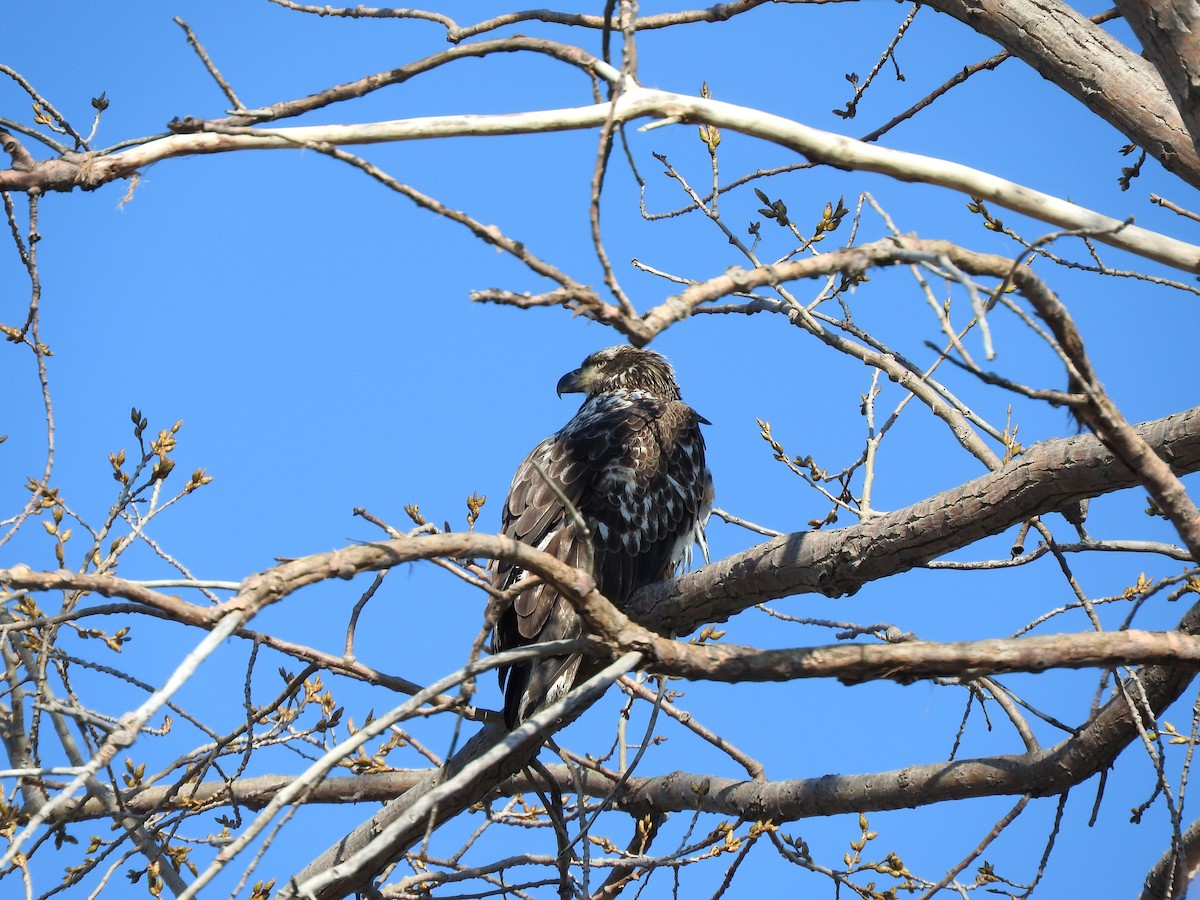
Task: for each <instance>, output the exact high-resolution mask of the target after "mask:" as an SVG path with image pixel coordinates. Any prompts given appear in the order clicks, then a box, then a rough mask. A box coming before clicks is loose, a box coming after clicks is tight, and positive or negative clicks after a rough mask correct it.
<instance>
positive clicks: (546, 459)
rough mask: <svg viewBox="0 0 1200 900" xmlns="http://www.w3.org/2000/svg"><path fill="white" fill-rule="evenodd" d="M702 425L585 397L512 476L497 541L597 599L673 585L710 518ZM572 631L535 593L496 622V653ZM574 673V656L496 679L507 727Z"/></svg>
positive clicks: (506, 572) (633, 403) (566, 613)
mask: <svg viewBox="0 0 1200 900" xmlns="http://www.w3.org/2000/svg"><path fill="white" fill-rule="evenodd" d="M703 421H705V420H704V419H702V418H701V417H700V416H699V415H698V414H697V413H696V412H695V411H693V410H692V409H691V408H690V407H688V406H687V405H686V404H684V403H682V402H679V401H668V400H659V399H654V398H649V397H635V398H630V397H628V396H626V397H598V398H593V399H592V400H590V401H588V402H587V403H585V404H584V406H583V407H581V409H580V411H579V413H578V414H577V415H576V416H575V418H573V419H572V420H571V421H570V422H569V423H568V424H567V426H566V427H564V428H563V429H562V430H561V431H559V432H558V433H557V434H555V435H552V436H551V437H549V438H547V439H546V440H544V441H542V443H540V444H539V445H538V446H537V447H535V448H534V450H533V452H532V453H530V454H529V456H528V457H527V458H526V459H525V461H524V462H523V463H522V464H521V465H520V467H519V468H518V469H517V473H516V475H515V476H514V478H513V483H512V487H511V489H510V491H509V496H508V500H507V502H506V504H505V508H504V512H503V522H502V528H501V530H502V532H503V533H504V534H505V535H508V536H509V537H512V538H515V539H516V540H519V541H522V542H524V543H527V544H530V545H532V546H534V547H539V548H540V549H543V550H545V551H547V552H548V553H552V554H553V555H554V556H556V557H558V558H559V559H561V560H563V561H564V562H566V563H567V564H568V565H571V566H575V567H576V568H579V569H582V570H584V571H586V572H591V573H592V574H593V577H594V578H595V580H596V586H597V589H598V590H599V591H600V592H601V593H602V594H604V595H605V596H606V597H608V598H609V599H610V600H612V601H613V602H614V603H616V604H618V605H620V604H622V603H624V602H625V600H627V599H628V598H629V596H630V595H631V594H632V593H633V592H634V591H635V590H637V589H638V588H640V587H643V586H644V585H647V584H651V583H653V582H655V581H660V580H662V579H663V578H665V577H667V576H668V575H670V574H671V572H672V571H673V570H674V568H675V566H676V564H677V563H678V562H679V561H680V559H681V558H682V557H683V555H684V553H685V551H686V550H687V549H688V548H690V546H691V544H692V542H693V541H695V540H696V539H697V536H698V530H699V529H700V528H702V527H703V521H704V520H705V519H706V518H707V514H708V508H709V507H710V506H711V502H712V484H711V480H710V478H709V475H708V470H707V468H706V467H705V464H704V439H703V437H702V436H701V434H700V428H699V426H700V423H701V422H703ZM535 464H536V465H535ZM539 468H540V469H541V472H539V471H538V469H539ZM551 485H553V487H552V486H551ZM564 499H565V500H566V501H567V502H568V503H570V504H571V505H572V506H573V507H574V508H575V510H576V511H577V512H578V513H579V515H580V517H581V518H582V519H583V522H584V523H585V524H586V525H587V528H588V532H589V535H588V537H587V538H585V537H584V536H583V535H580V534H578V533H577V532H576V527H575V524H574V521H573V516H572V515H571V514H570V512H569V510H568V508H567V507H566V506H565V505H564V503H563V500H564ZM495 573H496V575H495V581H496V585H497V586H498V587H501V588H507V587H511V586H512V585H513V584H515V583H516V582H517V581H518V580H519V579H520V578H521V577H522V576H523V574H524V573H523V572H522V571H521V570H520V569H519V568H518V567H514V566H512V565H511V564H508V563H504V562H500V563H498V564H497V565H496V569H495ZM581 631H582V627H581V623H580V621H579V617H578V616H577V615H576V614H575V612H574V610H572V609H571V606H570V603H568V602H567V601H566V600H564V599H563V598H561V597H560V596H559V594H558V592H557V591H556V590H555V589H554V588H553V587H552V586H550V585H547V584H539V585H535V586H533V587H531V588H529V589H528V590H526V591H523V592H522V593H521V594H520V595H519V596H518V597H517V598H516V600H515V601H514V602H513V604H512V606H511V607H510V608H509V609H508V610H506V611H505V613H504V614H503V615H502V616H501V618H500V621H499V622H498V623H497V626H496V633H495V641H494V646H495V649H497V650H503V649H508V648H510V647H516V646H521V645H523V644H530V643H535V642H539V641H547V640H558V639H567V638H574V637H578V636H579V635H580V633H581ZM579 662H580V656H579V655H578V654H572V655H570V656H562V657H547V658H543V659H541V660H537V661H534V662H531V663H523V664H520V665H516V666H512V667H511V668H510V669H508V670H504V669H502V670H501V674H500V679H501V685H502V686H504V687H506V690H505V719H506V721H507V722H508V724H509V727H513V726H514V725H515V724H516V723H518V722H520V721H521V720H523V719H524V718H526V717H527V716H528V715H529V714H530V713H532V712H533V711H534V710H536V709H538V708H539V707H541V706H543V705H545V704H546V703H549V702H552V701H553V700H557V699H558V698H560V697H561V696H563V695H564V694H565V693H566V692H567V691H569V690H570V688H571V687H572V685H573V683H574V680H575V675H576V672H577V671H578V668H579ZM506 678H507V685H506V684H505V680H506Z"/></svg>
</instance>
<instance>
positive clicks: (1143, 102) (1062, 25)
mask: <svg viewBox="0 0 1200 900" xmlns="http://www.w3.org/2000/svg"><path fill="white" fill-rule="evenodd" d="M928 2H929V5H930V6H932V7H933V8H934V9H936V10H938V11H939V12H943V13H946V14H947V15H951V16H953V17H954V18H956V19H958V20H959V21H960V22H962V23H963V24H965V25H967V26H968V27H969V28H971V29H973V30H974V31H977V32H979V33H980V34H983V35H986V36H987V37H990V38H992V39H993V40H996V41H998V42H999V43H1000V44H1001V45H1002V46H1003V47H1004V48H1005V49H1006V50H1008V51H1009V52H1010V53H1011V54H1012V55H1013V56H1016V57H1018V58H1019V59H1021V60H1022V61H1023V62H1025V63H1027V64H1028V65H1030V66H1032V67H1033V68H1034V69H1035V70H1036V71H1037V72H1038V74H1039V75H1041V76H1042V77H1043V78H1046V79H1047V80H1049V81H1051V82H1053V83H1054V84H1056V85H1058V86H1059V87H1060V88H1062V89H1063V90H1064V91H1066V92H1067V93H1068V94H1070V95H1071V96H1072V97H1074V98H1075V99H1076V100H1078V101H1079V102H1080V103H1082V104H1083V105H1084V106H1086V107H1087V108H1088V109H1090V110H1091V111H1092V112H1094V113H1095V114H1096V115H1098V116H1100V117H1101V118H1102V119H1104V120H1105V121H1107V122H1109V123H1110V124H1111V125H1112V126H1113V127H1114V128H1116V129H1117V130H1118V131H1120V132H1121V133H1122V134H1124V135H1126V136H1127V137H1128V138H1129V139H1130V140H1132V141H1133V142H1134V143H1136V144H1138V145H1139V146H1141V147H1144V148H1145V149H1146V150H1147V151H1149V153H1150V155H1151V156H1153V157H1154V158H1155V159H1157V160H1158V161H1159V162H1160V163H1162V165H1163V167H1164V168H1166V169H1167V170H1168V171H1170V172H1173V173H1174V174H1176V175H1178V176H1179V177H1180V178H1182V179H1183V180H1184V181H1186V182H1188V183H1189V184H1191V185H1192V186H1193V187H1200V156H1198V155H1197V152H1196V148H1195V146H1194V145H1193V143H1192V137H1191V135H1190V134H1189V133H1188V131H1187V129H1186V128H1185V127H1184V121H1183V119H1182V118H1181V117H1180V115H1179V110H1178V109H1177V108H1176V106H1175V103H1174V102H1173V101H1172V99H1171V95H1170V93H1169V92H1168V91H1167V88H1166V86H1165V85H1164V84H1163V81H1162V79H1161V78H1160V77H1159V74H1158V72H1156V71H1155V69H1154V67H1153V66H1152V65H1151V64H1150V63H1149V62H1147V61H1146V60H1144V59H1142V58H1141V57H1140V56H1138V54H1136V53H1135V52H1133V51H1132V50H1130V49H1129V48H1128V47H1126V46H1125V45H1124V44H1122V43H1121V42H1120V41H1118V40H1117V39H1116V38H1115V37H1113V36H1112V35H1110V34H1109V33H1108V32H1106V31H1105V30H1104V29H1103V28H1101V27H1100V26H1099V25H1095V24H1093V23H1092V22H1091V21H1089V20H1088V19H1087V18H1086V17H1085V16H1083V15H1081V14H1080V13H1078V12H1077V11H1076V10H1074V9H1072V8H1071V7H1070V6H1067V5H1066V4H1065V3H1063V2H1061V0H1038V2H1034V0H987V2H982V3H980V2H969V0H928Z"/></svg>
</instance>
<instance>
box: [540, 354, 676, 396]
mask: <svg viewBox="0 0 1200 900" xmlns="http://www.w3.org/2000/svg"><path fill="white" fill-rule="evenodd" d="M614 391H639V392H641V393H644V394H649V395H650V396H652V397H658V398H659V399H662V400H678V399H680V396H679V385H678V384H676V383H675V370H674V369H672V368H671V364H670V363H669V362H667V361H666V359H665V358H664V357H663V356H661V355H660V354H658V353H655V352H654V351H653V350H643V349H641V348H638V347H631V346H630V345H629V344H618V345H617V346H616V347H607V348H605V349H604V350H597V351H596V352H595V353H593V354H592V355H591V356H589V357H588V358H587V359H585V360H584V361H583V364H582V365H581V366H580V367H579V368H578V369H576V370H575V371H574V372H568V373H567V374H566V375H564V376H563V377H562V378H560V379H559V382H558V393H559V396H561V395H563V394H580V393H582V394H587V395H588V396H589V397H595V396H596V395H598V394H611V393H613V392H614Z"/></svg>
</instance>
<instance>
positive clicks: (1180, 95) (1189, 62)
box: [1116, 0, 1200, 149]
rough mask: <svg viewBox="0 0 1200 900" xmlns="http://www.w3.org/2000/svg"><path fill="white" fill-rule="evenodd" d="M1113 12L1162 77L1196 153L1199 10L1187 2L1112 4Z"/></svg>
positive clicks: (1126, 0) (1199, 141) (1199, 142)
mask: <svg viewBox="0 0 1200 900" xmlns="http://www.w3.org/2000/svg"><path fill="white" fill-rule="evenodd" d="M1116 4H1117V9H1119V10H1120V11H1121V15H1122V16H1123V17H1124V18H1125V21H1126V22H1128V23H1129V27H1130V28H1132V29H1133V33H1134V34H1136V35H1137V38H1138V40H1139V41H1141V44H1142V53H1143V55H1144V56H1145V57H1146V58H1147V59H1149V60H1150V62H1151V63H1153V64H1154V67H1155V68H1156V69H1157V70H1158V74H1159V75H1161V76H1162V79H1163V82H1164V83H1165V84H1166V86H1167V90H1168V91H1170V92H1171V97H1172V99H1174V101H1175V107H1176V108H1177V109H1178V110H1179V113H1180V114H1181V115H1182V117H1183V122H1184V125H1186V127H1187V129H1188V131H1189V132H1191V135H1192V145H1193V147H1196V148H1198V149H1200V102H1197V101H1198V99H1200V41H1197V40H1196V35H1197V34H1200V10H1197V7H1196V4H1195V3H1194V2H1191V0H1156V2H1148V0H1116Z"/></svg>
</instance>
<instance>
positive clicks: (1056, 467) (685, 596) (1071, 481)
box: [627, 407, 1200, 634]
mask: <svg viewBox="0 0 1200 900" xmlns="http://www.w3.org/2000/svg"><path fill="white" fill-rule="evenodd" d="M1137 431H1138V433H1139V434H1141V435H1142V437H1143V438H1145V439H1146V441H1147V442H1148V443H1149V444H1150V446H1151V447H1152V448H1153V449H1154V451H1155V452H1156V453H1157V454H1158V455H1159V456H1161V457H1162V458H1163V459H1164V460H1166V461H1167V462H1168V463H1169V464H1170V465H1171V468H1172V469H1173V471H1175V473H1176V474H1181V475H1182V474H1186V473H1188V472H1195V471H1198V470H1200V407H1196V408H1193V409H1190V410H1187V411H1185V412H1181V413H1176V414H1175V415H1173V416H1167V417H1166V418H1164V419H1157V420H1155V421H1153V422H1146V423H1143V424H1142V425H1139V426H1137ZM1139 483H1140V482H1139V480H1138V478H1137V477H1136V476H1135V475H1134V474H1133V472H1131V471H1130V470H1129V468H1128V467H1126V466H1125V465H1124V464H1122V463H1121V462H1120V461H1118V460H1117V458H1116V456H1115V455H1114V454H1113V453H1112V452H1111V451H1109V450H1108V449H1106V448H1105V447H1104V445H1103V444H1102V443H1101V442H1100V441H1099V439H1097V438H1095V437H1093V436H1092V435H1079V436H1077V437H1073V438H1068V439H1058V440H1052V441H1045V442H1042V443H1039V444H1034V445H1033V446H1032V447H1028V448H1026V450H1025V452H1024V453H1022V454H1021V455H1020V456H1019V457H1017V458H1016V459H1014V460H1012V461H1011V462H1009V463H1008V464H1007V465H1005V466H1004V468H1003V469H1000V470H999V471H997V472H991V473H988V474H987V475H983V476H981V477H980V478H977V479H975V480H974V481H969V482H967V483H966V484H964V485H960V486H958V487H954V488H951V489H950V490H947V491H944V492H942V493H941V494H937V495H935V496H933V497H930V498H929V499H927V500H923V501H921V502H920V503H917V504H915V505H913V506H910V507H906V508H905V509H902V510H896V511H894V512H890V513H885V514H884V515H881V516H879V517H877V518H874V519H871V520H869V521H867V522H864V523H862V524H859V525H854V526H851V527H849V528H841V529H838V530H836V531H812V532H797V533H794V534H788V535H784V536H782V537H778V538H775V539H773V540H771V541H767V542H766V543H764V544H758V545H757V546H754V547H751V548H750V549H749V550H745V551H743V552H742V553H738V554H734V555H733V556H729V557H726V558H725V559H721V560H718V561H716V562H714V563H711V564H710V565H707V566H704V567H703V568H701V569H697V570H696V571H694V572H689V573H688V574H686V575H683V576H681V577H679V578H676V579H673V580H671V581H666V582H661V583H659V584H656V585H651V586H650V587H647V588H643V589H642V590H641V591H638V593H637V594H635V595H634V597H633V598H632V599H631V601H630V606H629V608H628V610H627V612H628V613H629V615H630V617H631V618H632V619H634V620H635V621H639V622H642V623H644V624H647V625H649V626H651V627H653V628H655V629H656V630H658V631H664V632H665V631H672V632H675V633H676V634H686V633H688V632H689V631H691V630H693V629H694V628H696V627H698V626H699V625H701V624H704V623H707V622H719V621H724V620H725V619H727V618H729V617H730V616H732V615H734V614H736V613H738V612H740V611H741V610H743V609H747V608H749V607H751V606H753V605H755V604H756V603H762V602H764V601H767V600H774V599H776V598H779V597H788V596H792V595H795V594H809V593H817V594H824V595H826V596H829V597H839V596H845V595H849V594H853V593H855V592H856V591H857V590H858V589H859V588H860V587H862V586H863V585H864V584H866V583H868V582H870V581H875V580H877V579H879V578H881V577H884V576H885V575H894V574H896V573H897V572H902V571H907V570H908V569H911V568H913V567H915V566H918V565H921V564H923V563H926V562H928V561H929V560H931V559H936V558H937V557H939V556H943V555H945V554H946V553H949V552H951V551H952V550H956V549H959V548H961V547H965V546H968V545H970V544H972V543H974V542H975V541H977V540H980V539H982V538H984V537H987V536H989V535H992V534H998V533H1000V532H1001V531H1004V530H1005V529H1006V528H1010V527H1011V526H1013V525H1015V524H1017V523H1019V522H1023V521H1025V520H1027V519H1029V518H1031V517H1032V516H1036V515H1040V514H1042V513H1046V512H1051V511H1053V510H1055V509H1059V508H1061V507H1062V506H1063V505H1064V504H1066V503H1073V502H1077V501H1079V500H1083V499H1085V498H1088V497H1095V496H1098V495H1099V494H1101V493H1109V492H1111V491H1115V490H1121V489H1124V488H1130V487H1136V486H1137V485H1138V484H1139Z"/></svg>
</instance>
